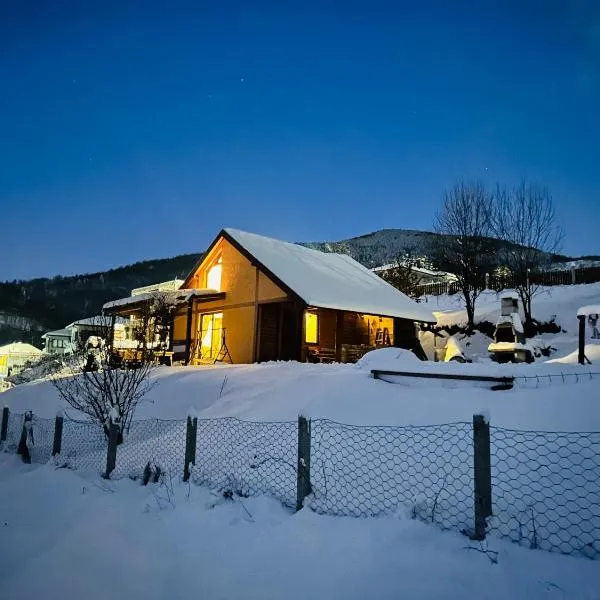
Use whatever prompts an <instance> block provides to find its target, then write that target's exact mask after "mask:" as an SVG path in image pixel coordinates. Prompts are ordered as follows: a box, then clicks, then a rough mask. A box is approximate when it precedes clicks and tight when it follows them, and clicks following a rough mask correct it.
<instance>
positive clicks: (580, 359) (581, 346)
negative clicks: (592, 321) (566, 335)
mask: <svg viewBox="0 0 600 600" xmlns="http://www.w3.org/2000/svg"><path fill="white" fill-rule="evenodd" d="M577 318H578V319H579V346H578V352H577V362H579V364H580V365H585V315H579V316H578V317H577Z"/></svg>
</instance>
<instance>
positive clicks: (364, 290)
mask: <svg viewBox="0 0 600 600" xmlns="http://www.w3.org/2000/svg"><path fill="white" fill-rule="evenodd" d="M225 232H226V233H227V234H228V235H229V236H231V237H232V238H233V239H234V240H235V241H236V242H237V243H238V244H239V245H240V246H242V247H243V248H244V249H245V250H246V251H247V252H248V253H249V254H251V255H252V256H253V257H255V258H256V259H257V260H258V261H259V262H260V263H262V265H264V266H265V267H266V268H267V269H268V270H269V271H271V273H273V274H274V275H275V276H276V277H277V278H279V279H280V280H281V281H282V282H283V283H284V284H285V285H287V286H288V287H289V288H290V289H292V290H293V291H294V292H295V293H296V294H298V296H300V298H302V299H303V300H304V301H305V302H306V303H307V304H308V305H309V306H316V307H320V308H331V309H337V310H347V311H353V312H359V313H367V314H375V315H382V316H389V317H400V318H403V319H410V320H412V321H424V322H428V323H435V322H436V319H435V317H434V316H433V314H432V313H431V312H430V311H429V310H427V309H426V308H425V307H423V306H421V305H420V304H418V303H416V302H415V301H414V300H411V299H410V298H409V297H408V296H405V295H404V294H403V293H402V292H399V291H398V290H397V289H396V288H394V287H393V286H391V285H390V284H389V283H387V282H385V281H384V280H383V279H381V277H379V276H378V275H376V274H375V273H373V272H372V271H371V270H369V269H367V268H366V267H363V266H362V265H361V264H360V263H358V262H356V261H355V260H354V259H352V258H351V257H350V256H348V255H346V254H335V253H327V252H320V251H318V250H313V249H311V248H306V247H304V246H299V245H297V244H291V243H289V242H282V241H280V240H275V239H272V238H268V237H264V236H261V235H256V234H254V233H247V232H245V231H240V230H238V229H225Z"/></svg>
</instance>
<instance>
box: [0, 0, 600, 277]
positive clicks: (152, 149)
mask: <svg viewBox="0 0 600 600" xmlns="http://www.w3.org/2000/svg"><path fill="white" fill-rule="evenodd" d="M51 4H52V5H53V7H52V8H51V7H50V6H49V5H51ZM458 4H460V3H455V2H445V3H441V2H440V3H426V2H423V3H416V2H407V3H405V4H403V3H402V2H390V3H378V2H376V1H371V2H364V3H353V2H351V1H346V2H338V3H336V4H327V3H326V2H321V3H315V4H311V3H310V2H302V3H287V2H279V3H275V2H273V3H271V4H266V3H265V4H261V3H259V2H256V3H254V2H253V3H250V2H248V3H246V2H239V3H234V2H213V3H207V2H194V3H189V4H183V3H179V2H171V3H168V4H167V3H164V4H161V3H154V2H150V1H148V2H144V3H139V4H132V3H127V2H122V3H118V4H117V3H115V4H112V3H110V2H108V3H107V2H103V3H95V2H93V1H90V2H81V3H74V2H73V3H65V2H62V3H61V2H60V0H59V1H58V2H56V3H50V2H21V1H19V0H16V1H13V0H8V2H7V0H4V2H2V3H0V237H1V240H2V242H1V244H0V248H2V254H1V259H0V279H12V278H29V277H33V276H45V275H54V274H58V273H60V274H72V273H77V272H91V271H97V270H103V269H105V268H108V267H113V266H118V265H122V264H126V263H131V262H135V261H137V260H142V259H146V258H157V257H166V256H172V255H175V254H180V253H184V252H199V251H201V250H203V249H204V248H205V247H206V246H207V244H208V243H209V242H210V241H211V239H212V238H213V237H214V235H215V234H216V233H217V232H218V230H219V229H220V228H221V227H223V226H234V227H239V228H242V229H247V230H250V231H255V232H257V233H263V234H266V235H272V236H275V237H279V238H282V239H288V240H292V241H298V240H303V241H308V240H336V239H342V238H345V237H349V236H353V235H358V234H363V233H367V232H369V231H373V230H375V229H380V228H384V227H402V228H412V229H430V228H431V226H432V218H433V214H434V212H435V210H436V209H437V207H438V205H439V202H440V196H441V194H442V191H443V190H444V188H445V187H448V186H450V185H451V184H452V183H454V182H455V181H456V180H458V179H460V178H464V179H471V178H481V179H483V180H484V181H486V182H488V183H490V184H495V182H497V181H500V182H504V183H507V184H510V183H513V182H516V181H517V180H519V179H521V178H524V177H526V178H529V179H534V180H536V181H540V182H543V183H545V184H546V185H548V186H549V188H550V190H551V192H552V194H553V197H554V200H555V203H556V205H557V209H558V212H559V215H560V217H561V220H562V221H563V223H564V227H565V230H566V239H565V244H564V248H563V250H564V251H565V252H566V253H569V254H590V253H600V244H598V237H597V232H598V229H599V227H600V148H599V144H600V3H598V2H595V1H591V2H586V1H582V2H577V1H574V2H568V1H567V0H565V1H560V2H554V1H552V0H550V1H542V0H540V1H539V2H528V1H523V2H512V1H510V0H509V1H498V2H485V1H483V2H477V3H475V2H473V3H472V5H471V6H467V4H463V5H462V6H461V7H458V6H457V5H458ZM251 5H252V6H251ZM417 5H418V7H417ZM450 5H452V8H450ZM474 7H476V8H474ZM597 7H598V8H597Z"/></svg>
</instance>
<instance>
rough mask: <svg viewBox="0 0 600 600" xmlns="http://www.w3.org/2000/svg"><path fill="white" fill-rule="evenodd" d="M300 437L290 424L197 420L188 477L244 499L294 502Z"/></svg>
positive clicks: (227, 419)
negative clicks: (263, 496)
mask: <svg viewBox="0 0 600 600" xmlns="http://www.w3.org/2000/svg"><path fill="white" fill-rule="evenodd" d="M297 443H298V433H297V425H296V423H293V422H283V423H266V422H250V421H240V420H238V419H234V418H226V419H199V420H198V430H197V436H196V463H195V466H194V469H193V474H192V479H193V481H194V482H195V483H199V484H205V485H208V486H210V487H214V488H217V489H220V490H230V491H231V492H234V493H238V494H240V495H242V496H247V495H256V494H268V495H270V496H273V497H275V498H277V499H279V500H280V501H281V502H282V503H283V504H285V505H286V506H290V507H291V506H294V505H295V503H296V460H297V448H296V446H297Z"/></svg>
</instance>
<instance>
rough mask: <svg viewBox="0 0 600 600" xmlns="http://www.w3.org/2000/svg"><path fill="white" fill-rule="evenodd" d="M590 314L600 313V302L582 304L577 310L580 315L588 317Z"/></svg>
mask: <svg viewBox="0 0 600 600" xmlns="http://www.w3.org/2000/svg"><path fill="white" fill-rule="evenodd" d="M588 315H600V304H589V305H588V306H582V307H581V308H580V309H579V310H578V311H577V316H578V317H587V316H588Z"/></svg>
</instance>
